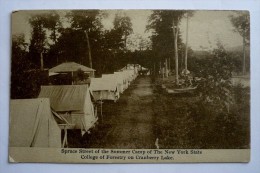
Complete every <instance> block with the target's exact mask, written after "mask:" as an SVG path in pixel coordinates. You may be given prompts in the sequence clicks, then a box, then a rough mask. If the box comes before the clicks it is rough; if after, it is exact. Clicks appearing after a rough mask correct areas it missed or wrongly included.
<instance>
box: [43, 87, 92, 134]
mask: <svg viewBox="0 0 260 173" xmlns="http://www.w3.org/2000/svg"><path fill="white" fill-rule="evenodd" d="M43 97H46V98H50V104H51V108H52V109H53V110H54V111H56V112H57V113H58V115H60V116H61V117H62V118H64V119H66V121H67V122H69V123H70V124H73V125H74V126H72V127H71V128H72V129H81V130H82V131H84V132H85V131H88V130H89V129H90V128H91V127H93V126H94V124H95V122H96V121H97V117H96V115H95V111H94V106H93V104H92V100H91V97H92V94H91V92H90V90H89V87H88V86H87V85H56V86H42V87H41V92H40V94H39V98H43Z"/></svg>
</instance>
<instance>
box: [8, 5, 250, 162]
mask: <svg viewBox="0 0 260 173" xmlns="http://www.w3.org/2000/svg"><path fill="white" fill-rule="evenodd" d="M11 44H12V46H11V80H10V85H11V86H10V117H9V123H10V124H9V161H10V162H17V161H18V162H49V161H50V160H48V159H53V162H67V163H74V162H78V161H75V160H73V159H72V158H74V157H77V158H78V159H81V160H82V162H86V163H88V162H91V163H93V162H97V163H103V162H109V163H118V162H119V163H121V162H123V163H128V162H129V163H132V162H135V163H138V162H148V163H150V162H151V163H154V162H163V163H164V162H207V160H208V161H210V162H214V161H215V162H222V161H223V162H232V161H234V162H249V160H250V14H249V12H248V11H239V10H237V11H232V10H158V9H157V10H21V11H14V12H13V13H12V14H11ZM54 150H55V151H57V152H59V157H58V156H57V157H53V158H49V157H52V156H53V155H55V154H54V153H55V152H54ZM30 151H32V152H30ZM41 151H46V152H41ZM48 151H50V152H48ZM150 151H151V152H150ZM218 151H219V153H218ZM220 151H221V152H220ZM210 152H214V157H212V156H213V154H208V153H210ZM229 152H230V153H229ZM240 152H242V153H243V154H241V153H240ZM19 153H23V154H21V155H19ZM26 153H27V155H26ZM33 153H34V154H33ZM35 153H38V154H39V155H38V156H37V159H39V156H41V155H42V157H44V158H43V159H42V160H37V159H36V160H34V159H32V158H34V157H36V156H35V155H37V154H35ZM51 153H53V154H51ZM95 153H96V155H95ZM216 153H217V154H216ZM232 153H233V154H232ZM75 154H76V155H75ZM240 154H241V156H240ZM16 155H17V156H16ZM18 155H19V156H18ZM25 155H26V156H25ZM60 155H62V156H64V159H66V160H61V159H58V158H60V157H62V156H60ZM68 155H69V156H68ZM179 155H180V156H179ZM244 155H246V156H244ZM130 156H131V157H133V158H131V157H130ZM222 156H223V160H221V157H222ZM70 157H71V158H70ZM178 157H181V159H180V160H178ZM184 157H185V158H184ZM200 157H201V158H200ZM17 158H18V159H17ZM23 159H24V160H23ZM55 159H56V160H55ZM99 159H101V161H100V160H99ZM102 159H103V160H102ZM129 159H132V161H131V160H129ZM186 159H187V161H186ZM79 162H81V161H79Z"/></svg>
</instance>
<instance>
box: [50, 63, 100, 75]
mask: <svg viewBox="0 0 260 173" xmlns="http://www.w3.org/2000/svg"><path fill="white" fill-rule="evenodd" d="M79 69H81V70H82V71H84V72H93V71H96V70H94V69H92V68H89V67H86V66H84V65H81V64H78V63H75V62H65V63H62V64H60V65H57V66H55V67H53V68H51V69H49V72H54V73H61V72H74V71H78V70H79Z"/></svg>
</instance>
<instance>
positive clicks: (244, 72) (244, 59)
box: [243, 30, 246, 75]
mask: <svg viewBox="0 0 260 173" xmlns="http://www.w3.org/2000/svg"><path fill="white" fill-rule="evenodd" d="M243 32H244V33H243V75H245V74H246V36H245V30H244V31H243Z"/></svg>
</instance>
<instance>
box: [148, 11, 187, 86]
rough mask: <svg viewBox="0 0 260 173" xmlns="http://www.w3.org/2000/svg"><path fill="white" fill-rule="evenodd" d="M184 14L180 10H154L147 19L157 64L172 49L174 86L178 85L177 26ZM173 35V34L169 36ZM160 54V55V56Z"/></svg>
mask: <svg viewBox="0 0 260 173" xmlns="http://www.w3.org/2000/svg"><path fill="white" fill-rule="evenodd" d="M185 13H186V12H185V11H182V10H176V11H170V10H155V11H153V13H152V15H151V16H150V18H149V24H148V26H147V29H152V30H153V31H154V32H153V36H152V42H153V49H154V50H155V51H156V52H157V53H158V52H160V51H161V52H163V54H161V53H159V57H160V59H159V62H161V60H163V61H164V59H165V57H164V55H165V54H168V55H169V54H170V53H171V52H172V51H171V50H172V47H174V56H172V57H174V58H173V59H174V61H175V75H176V84H177V85H178V84H179V74H178V73H179V62H178V59H179V58H178V45H179V41H178V40H179V39H180V37H179V30H180V29H179V24H180V21H181V19H182V17H183V16H184V14H185ZM171 33H173V34H171ZM163 50H165V51H163ZM160 54H161V55H160Z"/></svg>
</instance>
